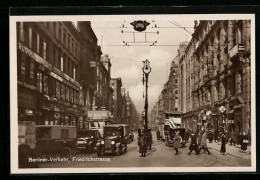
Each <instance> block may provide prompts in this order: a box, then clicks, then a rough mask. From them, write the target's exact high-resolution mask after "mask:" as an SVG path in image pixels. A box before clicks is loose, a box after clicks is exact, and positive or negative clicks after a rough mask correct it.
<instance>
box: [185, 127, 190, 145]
mask: <svg viewBox="0 0 260 180" xmlns="http://www.w3.org/2000/svg"><path fill="white" fill-rule="evenodd" d="M189 138H190V132H189V129H187V131H186V132H185V138H184V139H185V141H186V142H188V141H189Z"/></svg>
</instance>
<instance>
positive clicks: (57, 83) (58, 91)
mask: <svg viewBox="0 0 260 180" xmlns="http://www.w3.org/2000/svg"><path fill="white" fill-rule="evenodd" d="M56 97H57V98H58V99H60V82H59V81H56Z"/></svg>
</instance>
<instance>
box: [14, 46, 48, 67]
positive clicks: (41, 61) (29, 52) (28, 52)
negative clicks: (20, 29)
mask: <svg viewBox="0 0 260 180" xmlns="http://www.w3.org/2000/svg"><path fill="white" fill-rule="evenodd" d="M18 49H19V50H20V51H22V52H23V53H24V54H26V55H28V56H30V57H31V58H33V59H34V60H35V61H37V62H38V63H39V64H41V65H43V66H45V67H46V68H48V69H49V70H50V69H51V64H50V63H48V62H47V61H45V60H44V59H43V58H42V57H40V56H39V55H38V54H36V53H34V52H33V51H32V50H31V49H29V48H28V47H26V46H25V45H23V44H22V43H21V42H19V44H18Z"/></svg>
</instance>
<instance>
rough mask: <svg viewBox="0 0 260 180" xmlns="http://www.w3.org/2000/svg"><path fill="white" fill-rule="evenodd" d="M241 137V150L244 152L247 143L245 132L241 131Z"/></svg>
mask: <svg viewBox="0 0 260 180" xmlns="http://www.w3.org/2000/svg"><path fill="white" fill-rule="evenodd" d="M241 139H242V144H241V150H242V151H243V152H246V150H247V144H248V136H247V135H246V133H245V132H243V134H242V137H241Z"/></svg>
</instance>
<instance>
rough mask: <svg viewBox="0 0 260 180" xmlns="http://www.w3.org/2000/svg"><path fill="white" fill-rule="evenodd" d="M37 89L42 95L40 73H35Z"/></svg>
mask: <svg viewBox="0 0 260 180" xmlns="http://www.w3.org/2000/svg"><path fill="white" fill-rule="evenodd" d="M37 89H38V91H39V92H40V93H42V73H41V72H37Z"/></svg>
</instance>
